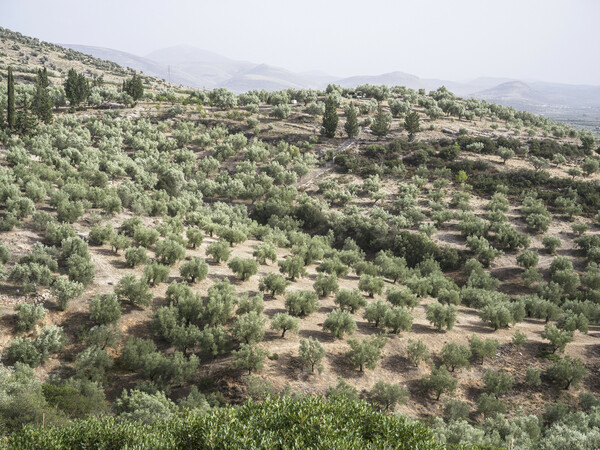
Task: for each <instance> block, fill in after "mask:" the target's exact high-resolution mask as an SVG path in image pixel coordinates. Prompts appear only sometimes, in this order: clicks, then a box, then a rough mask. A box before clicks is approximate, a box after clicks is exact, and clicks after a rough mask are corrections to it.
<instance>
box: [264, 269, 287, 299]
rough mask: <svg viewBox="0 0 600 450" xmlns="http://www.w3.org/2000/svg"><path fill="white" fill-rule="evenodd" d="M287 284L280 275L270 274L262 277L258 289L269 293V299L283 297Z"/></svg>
mask: <svg viewBox="0 0 600 450" xmlns="http://www.w3.org/2000/svg"><path fill="white" fill-rule="evenodd" d="M288 284H289V282H287V281H286V280H285V278H284V277H283V276H282V275H279V274H276V273H273V272H270V273H269V274H267V275H266V276H264V277H262V278H261V279H260V281H259V282H258V289H259V290H260V291H261V292H269V293H270V294H271V297H275V295H283V294H284V293H285V289H286V287H287V286H288Z"/></svg>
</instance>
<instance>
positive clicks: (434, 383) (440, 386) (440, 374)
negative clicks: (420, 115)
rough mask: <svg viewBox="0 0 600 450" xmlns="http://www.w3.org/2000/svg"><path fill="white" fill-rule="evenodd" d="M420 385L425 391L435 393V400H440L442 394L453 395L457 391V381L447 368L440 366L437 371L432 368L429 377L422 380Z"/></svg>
mask: <svg viewBox="0 0 600 450" xmlns="http://www.w3.org/2000/svg"><path fill="white" fill-rule="evenodd" d="M420 383H421V386H422V387H423V389H424V390H425V391H427V392H430V393H433V394H434V395H435V396H436V398H435V399H436V400H439V399H440V397H441V396H442V394H444V393H446V394H452V393H453V392H454V391H455V390H456V384H457V381H456V379H455V378H454V377H452V375H450V372H448V369H446V366H440V367H439V368H437V369H436V368H435V367H432V368H431V372H430V373H429V375H426V376H425V377H423V378H421V380H420Z"/></svg>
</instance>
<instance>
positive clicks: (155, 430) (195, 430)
mask: <svg viewBox="0 0 600 450" xmlns="http://www.w3.org/2000/svg"><path fill="white" fill-rule="evenodd" d="M317 422H318V423H319V425H318V426H316V425H315V423H317ZM327 430H329V431H327ZM265 436H267V437H265ZM289 440H293V442H294V443H295V445H296V446H297V447H298V448H317V447H322V448H348V449H350V448H352V449H364V448H389V447H394V448H398V449H413V448H421V449H434V448H441V447H442V446H441V445H440V444H438V443H437V442H435V441H434V438H433V435H432V433H431V432H430V431H429V430H427V429H426V428H425V427H424V426H423V425H421V424H418V423H416V422H413V421H409V420H408V419H407V418H405V417H404V416H395V415H387V414H382V413H379V412H377V411H376V410H375V408H373V407H372V406H369V405H367V404H366V403H365V402H363V401H356V400H351V399H348V398H345V397H344V396H332V397H330V398H329V399H328V400H327V401H324V400H323V399H321V398H319V397H312V396H300V397H298V398H294V397H288V396H277V397H268V398H266V399H265V400H263V401H262V402H254V401H250V400H249V401H247V402H246V403H244V404H243V405H241V406H236V407H233V406H228V407H225V408H218V409H214V410H211V411H209V412H207V413H206V414H195V413H194V412H191V413H188V415H182V416H179V415H173V416H170V417H169V418H168V419H166V420H165V421H158V422H157V423H156V424H154V425H146V424H144V423H142V422H131V421H128V420H124V421H119V420H118V419H117V418H113V417H110V416H108V417H101V418H93V419H86V420H85V421H81V422H77V423H74V424H73V425H70V426H66V427H51V426H46V427H45V428H41V427H39V428H36V427H28V428H25V429H23V430H19V431H18V432H17V433H14V434H12V435H10V437H9V441H8V446H9V447H11V448H23V449H33V448H39V443H40V442H44V443H49V442H51V443H52V446H54V447H60V448H89V447H94V446H97V445H98V443H99V442H100V443H101V442H112V443H114V446H115V447H117V446H118V447H120V448H125V447H132V446H135V447H138V448H142V449H150V448H157V447H161V446H168V447H178V446H181V445H185V446H187V447H191V448H203V447H212V448H218V447H231V448H248V447H260V446H266V447H273V446H277V444H276V443H281V442H283V441H289ZM47 447H49V445H48V446H47Z"/></svg>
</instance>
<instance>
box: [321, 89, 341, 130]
mask: <svg viewBox="0 0 600 450" xmlns="http://www.w3.org/2000/svg"><path fill="white" fill-rule="evenodd" d="M337 126H338V115H337V101H336V99H335V97H333V96H332V95H329V96H327V100H325V114H323V128H321V134H322V135H324V136H327V137H329V138H332V137H335V132H336V130H337Z"/></svg>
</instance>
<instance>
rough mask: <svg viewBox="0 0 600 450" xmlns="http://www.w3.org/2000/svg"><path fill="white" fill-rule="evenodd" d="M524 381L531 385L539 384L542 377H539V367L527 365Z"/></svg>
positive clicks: (537, 385)
mask: <svg viewBox="0 0 600 450" xmlns="http://www.w3.org/2000/svg"><path fill="white" fill-rule="evenodd" d="M525 383H527V385H529V386H531V387H539V386H541V384H542V379H541V378H540V369H536V368H534V367H528V368H527V371H526V372H525Z"/></svg>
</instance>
